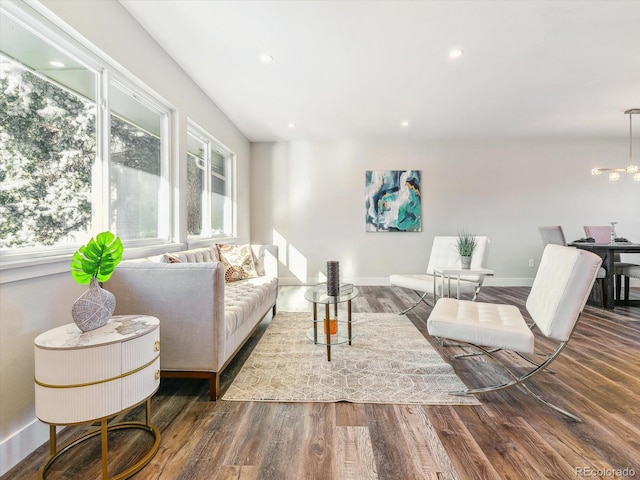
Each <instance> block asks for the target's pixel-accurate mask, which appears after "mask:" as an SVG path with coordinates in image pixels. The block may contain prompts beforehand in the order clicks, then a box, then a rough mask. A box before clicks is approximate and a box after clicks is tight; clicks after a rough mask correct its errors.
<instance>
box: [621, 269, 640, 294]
mask: <svg viewBox="0 0 640 480" xmlns="http://www.w3.org/2000/svg"><path fill="white" fill-rule="evenodd" d="M620 275H622V276H624V279H625V280H624V300H629V285H630V280H629V279H630V278H638V279H640V265H627V266H625V267H622V268H621V269H620ZM618 300H621V298H618Z"/></svg>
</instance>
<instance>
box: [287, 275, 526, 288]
mask: <svg viewBox="0 0 640 480" xmlns="http://www.w3.org/2000/svg"><path fill="white" fill-rule="evenodd" d="M344 281H345V282H348V283H353V284H354V285H363V286H376V285H390V283H389V277H357V278H350V279H345V280H344ZM315 283H316V282H313V281H308V282H306V283H305V282H302V281H300V279H298V278H297V277H280V285H283V286H294V285H315ZM484 285H485V286H487V287H530V286H531V285H533V278H511V277H486V278H485V280H484Z"/></svg>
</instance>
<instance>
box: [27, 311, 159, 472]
mask: <svg viewBox="0 0 640 480" xmlns="http://www.w3.org/2000/svg"><path fill="white" fill-rule="evenodd" d="M159 325H160V321H159V320H158V319H157V318H155V317H149V316H142V315H119V316H115V317H112V318H111V319H110V320H109V322H108V323H107V324H106V325H104V326H103V327H100V328H97V329H95V330H91V331H89V332H82V331H81V330H80V329H79V328H78V327H77V326H76V325H75V324H74V323H70V324H67V325H63V326H61V327H57V328H54V329H52V330H49V331H47V332H45V333H43V334H41V335H39V336H38V337H37V338H36V339H35V340H34V344H35V383H36V386H35V390H36V415H37V417H38V418H39V419H40V420H41V421H43V422H45V423H48V424H49V452H50V455H51V457H50V458H49V460H48V461H47V462H46V463H45V464H44V465H43V466H42V468H41V469H40V478H44V477H45V474H46V472H47V469H48V468H49V467H50V466H51V464H52V463H53V462H54V461H55V460H56V459H57V458H58V457H59V456H60V455H62V454H63V453H65V452H66V451H67V450H69V449H70V448H72V447H75V446H76V445H79V444H81V443H82V442H83V441H85V440H88V439H89V438H92V437H95V436H97V435H100V437H101V442H102V452H101V460H102V478H103V479H106V478H109V477H108V461H107V460H108V458H107V453H108V444H107V432H108V431H111V430H120V429H129V428H135V429H142V430H144V431H147V432H148V433H150V434H151V435H152V436H153V438H154V443H153V445H152V446H151V448H150V450H149V451H148V452H147V453H146V455H144V456H143V457H142V458H141V459H140V460H139V461H138V462H136V463H135V464H134V465H132V466H130V467H129V468H127V469H126V470H124V471H123V472H121V473H119V474H117V475H115V476H113V477H110V478H113V479H124V478H129V477H130V476H132V475H133V474H134V473H136V472H138V471H139V470H140V469H142V467H144V466H145V465H146V464H147V463H149V462H150V461H151V459H152V458H153V456H154V455H155V454H156V452H157V451H158V447H159V446H160V432H159V431H158V429H157V428H156V427H155V426H154V425H152V424H151V396H152V395H153V394H154V393H155V392H156V390H157V389H158V387H159V385H160V329H159ZM145 402H146V421H145V422H144V423H143V422H120V423H111V424H109V425H108V426H107V420H108V419H109V418H111V417H114V416H116V415H118V414H120V413H122V412H124V411H126V410H129V409H131V408H133V407H136V406H138V405H141V404H142V403H145ZM96 421H99V422H100V427H99V428H97V429H92V430H91V431H89V432H88V433H86V434H85V435H82V436H81V437H79V438H77V439H75V440H72V441H71V442H69V443H67V444H66V445H65V446H63V447H62V448H61V449H60V450H58V449H57V445H56V426H57V425H74V424H83V423H93V422H96Z"/></svg>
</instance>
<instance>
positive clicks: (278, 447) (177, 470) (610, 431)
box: [2, 287, 640, 480]
mask: <svg viewBox="0 0 640 480" xmlns="http://www.w3.org/2000/svg"><path fill="white" fill-rule="evenodd" d="M528 290H529V289H528V288H520V287H510V288H497V287H485V288H484V289H483V291H482V293H481V295H480V298H479V300H482V301H489V302H495V303H512V304H516V305H519V306H521V307H522V306H523V305H524V301H525V299H526V295H527V294H528ZM360 291H361V293H362V295H361V296H360V297H358V298H357V299H356V300H355V301H354V311H355V312H358V311H368V312H397V311H399V310H400V309H401V308H402V307H404V306H406V305H408V304H409V301H410V300H413V298H414V297H413V296H412V295H413V294H411V293H410V292H407V291H405V290H403V289H399V288H395V287H360ZM635 294H636V295H637V292H635ZM278 308H279V309H280V310H283V311H294V310H308V309H309V305H308V303H307V302H306V301H305V300H304V298H303V287H285V288H282V289H281V293H280V296H279V299H278ZM429 312H430V308H429V307H427V306H426V305H421V306H420V307H418V308H416V309H415V310H413V312H412V313H410V314H409V318H411V320H412V321H413V322H414V324H415V325H416V326H417V327H418V329H419V330H420V331H421V332H423V333H424V335H425V337H427V338H428V339H429V341H431V343H432V344H434V345H435V343H434V342H433V341H432V339H430V338H429V336H428V334H427V330H426V320H427V317H428V315H429ZM269 321H270V316H268V317H267V318H265V320H264V321H263V322H262V324H261V326H260V328H259V329H258V331H257V332H256V333H255V335H254V336H253V337H252V338H251V339H250V340H249V342H248V343H247V345H246V346H245V348H243V350H242V351H241V352H240V354H239V355H238V356H237V357H236V359H235V360H234V361H233V362H232V363H231V364H230V366H229V368H227V370H226V371H225V372H224V373H223V375H222V378H221V388H222V392H223V393H224V391H225V390H226V388H228V386H229V385H230V383H231V382H232V380H233V378H234V376H235V375H236V374H237V372H238V371H239V369H240V367H241V366H242V364H243V362H244V361H245V360H246V358H247V357H248V355H249V353H250V352H251V350H252V349H253V348H254V346H255V345H256V343H257V342H258V340H259V339H260V337H261V335H262V334H263V333H264V330H265V329H266V327H267V326H268V323H269ZM540 345H541V346H542V347H545V346H546V347H548V346H550V344H548V343H546V342H541V343H540ZM435 346H436V348H437V349H438V350H439V352H440V353H441V354H442V356H443V357H444V358H445V359H446V360H447V361H449V362H451V363H452V365H453V366H454V368H455V369H456V371H457V372H458V374H459V375H460V377H461V378H462V379H463V381H464V382H465V383H466V384H467V385H469V386H479V385H480V383H481V382H483V381H490V380H491V379H492V378H495V376H496V374H497V369H496V368H495V367H494V366H493V364H491V363H487V362H485V361H483V360H481V359H477V358H476V359H473V360H454V359H453V355H455V354H456V353H459V352H460V349H459V348H457V347H445V348H442V347H439V346H437V345H435ZM341 348H342V347H341ZM344 348H348V347H346V346H345V347H344ZM553 368H554V369H555V371H556V373H555V374H550V373H543V374H541V375H539V376H538V377H534V380H532V382H531V384H532V386H533V388H534V389H535V390H537V391H538V392H540V393H542V394H543V395H544V396H545V397H546V398H548V399H549V400H550V401H552V402H554V403H557V404H558V405H559V406H562V407H565V408H567V409H569V410H571V411H573V412H575V413H576V414H578V415H579V416H580V417H582V419H583V422H582V423H574V422H572V421H570V420H568V419H567V418H566V417H563V416H562V415H560V414H558V413H557V412H555V411H553V410H551V409H549V408H548V407H546V406H544V405H543V404H541V403H540V402H537V401H536V400H534V399H533V398H532V397H531V396H528V395H526V394H525V393H523V392H522V391H520V390H511V391H509V390H507V391H500V392H494V393H489V394H484V395H482V396H479V399H480V400H481V401H482V405H481V406H407V405H403V406H400V405H358V404H349V403H337V404H322V403H307V404H304V403H298V404H295V403H259V402H225V401H218V402H215V403H214V402H209V401H208V396H207V385H206V382H204V381H201V380H180V379H163V380H162V382H161V386H160V389H159V391H158V392H157V393H156V395H155V396H154V397H153V400H152V409H153V416H152V421H153V423H155V424H156V425H157V426H158V428H159V429H160V431H161V433H162V442H161V445H160V449H159V451H158V453H157V455H156V456H155V458H154V459H153V460H152V461H151V463H149V465H147V466H146V467H145V468H144V469H143V470H142V471H141V472H139V473H138V474H137V475H135V477H134V478H135V479H138V480H141V479H145V480H146V479H171V480H172V479H185V480H186V479H188V480H197V479H207V480H209V479H273V480H287V479H292V480H298V479H301V480H307V479H318V480H327V479H385V480H409V479H535V480H538V479H543V478H546V479H563V480H564V479H571V478H579V477H580V476H590V477H592V478H624V477H625V475H627V476H631V474H632V473H634V474H635V476H636V477H640V308H638V307H634V308H617V309H616V310H615V311H606V310H603V309H600V308H596V307H590V306H588V307H587V308H586V310H585V312H584V314H583V316H582V318H581V320H580V322H579V324H578V326H577V328H576V331H575V333H574V336H573V338H572V340H571V341H570V343H569V345H568V347H567V348H566V349H565V351H564V352H563V354H562V355H561V356H560V357H559V359H558V360H556V362H554V364H553ZM143 416H144V415H143V410H142V408H141V407H139V408H137V409H135V410H133V411H132V412H131V414H128V415H127V418H129V417H135V418H140V419H142V418H143ZM79 431H80V427H70V428H67V429H65V431H64V432H63V433H62V435H61V440H60V441H63V440H64V439H65V438H69V437H72V436H76V435H77V434H78V432H79ZM145 435H146V434H144V433H140V434H137V433H131V432H129V433H114V434H110V435H109V442H110V462H111V468H112V472H113V473H117V471H118V470H119V469H122V468H124V467H125V466H126V464H127V462H129V461H131V460H132V459H135V458H136V457H139V456H140V455H142V454H144V449H145V448H147V447H148V444H149V441H148V439H147V437H146V436H145ZM47 455H48V444H45V445H43V446H42V447H41V448H39V449H38V450H37V451H36V452H34V453H33V454H31V455H30V456H29V457H28V458H26V459H25V460H24V461H23V462H21V463H20V464H19V465H17V466H16V467H15V468H14V469H12V470H11V471H10V472H8V473H7V474H6V475H4V476H3V477H2V480H7V479H21V480H23V479H32V478H37V475H38V469H39V468H40V466H41V465H42V464H43V462H44V461H45V460H46V458H47ZM99 455H100V445H99V442H98V440H96V441H93V440H91V441H89V442H86V443H85V444H83V445H82V446H81V447H77V448H75V449H73V450H71V451H70V452H68V453H67V454H65V455H64V456H63V457H62V458H61V459H60V460H58V461H57V462H55V463H54V465H53V466H52V469H51V470H50V474H49V475H48V477H47V478H65V479H83V480H84V479H94V478H99V477H100V465H99V462H98V461H96V459H98V458H99ZM625 468H626V469H627V470H626V473H625V471H624V469H625ZM579 469H583V470H579ZM587 469H593V470H587ZM598 469H599V470H600V472H599V473H600V475H597V474H598V472H596V471H595V470H598ZM615 470H619V471H615Z"/></svg>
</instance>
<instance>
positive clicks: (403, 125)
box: [400, 121, 409, 127]
mask: <svg viewBox="0 0 640 480" xmlns="http://www.w3.org/2000/svg"><path fill="white" fill-rule="evenodd" d="M400 126H401V127H408V126H409V122H407V121H404V122H402V123H401V124H400Z"/></svg>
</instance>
